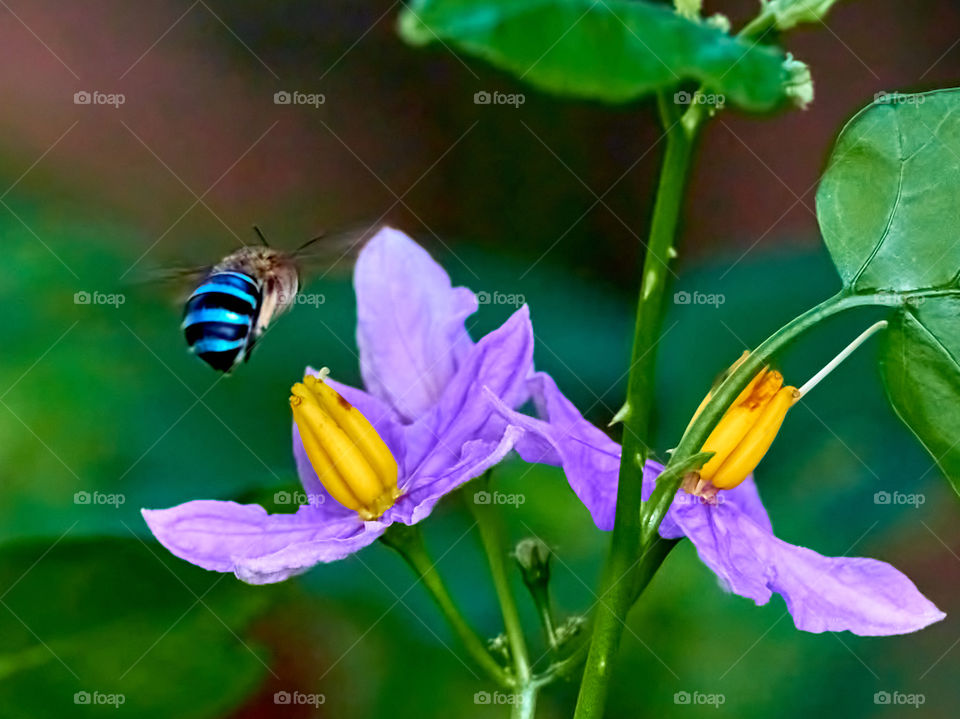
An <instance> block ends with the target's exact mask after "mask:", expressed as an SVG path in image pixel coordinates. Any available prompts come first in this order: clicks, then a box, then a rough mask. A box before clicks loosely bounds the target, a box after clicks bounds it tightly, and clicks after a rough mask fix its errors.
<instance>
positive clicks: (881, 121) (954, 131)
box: [817, 89, 960, 292]
mask: <svg viewBox="0 0 960 719" xmlns="http://www.w3.org/2000/svg"><path fill="white" fill-rule="evenodd" d="M958 110H960V90H955V89H954V90H939V91H936V92H929V93H924V94H916V95H902V94H896V95H881V96H879V97H878V100H877V101H876V102H874V103H873V104H872V105H870V106H869V107H867V108H866V109H865V110H863V111H862V112H860V113H859V114H858V115H857V116H856V117H854V118H853V120H851V121H850V123H849V124H847V126H846V127H845V128H844V129H843V131H842V132H841V133H840V138H839V139H838V140H837V144H836V147H835V148H834V150H833V154H832V156H831V158H830V162H829V165H828V168H827V171H826V173H825V175H824V178H823V181H822V182H821V184H820V188H819V190H818V192H817V216H818V218H819V221H820V228H821V230H822V232H823V238H824V241H825V242H826V244H827V248H828V249H829V250H830V254H831V256H832V257H833V261H834V264H835V265H836V266H837V269H838V270H839V272H840V276H841V277H842V278H843V283H844V285H845V286H846V287H847V288H849V289H852V290H853V291H855V292H868V291H877V290H889V291H894V292H907V291H914V290H920V289H930V288H938V287H947V286H952V285H955V284H956V280H957V276H958V271H960V242H958V241H957V232H958V227H960V202H958V201H957V198H958V196H960V112H958Z"/></svg>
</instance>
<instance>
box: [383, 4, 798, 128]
mask: <svg viewBox="0 0 960 719" xmlns="http://www.w3.org/2000/svg"><path fill="white" fill-rule="evenodd" d="M399 30H400V34H401V36H402V37H403V38H404V39H405V40H406V41H407V42H410V43H412V44H426V43H430V42H436V41H441V42H443V43H447V44H451V45H453V46H454V47H455V48H457V49H459V50H461V51H463V52H465V53H467V54H469V55H474V56H476V57H480V58H483V59H485V60H487V61H488V62H490V63H492V64H493V65H495V66H497V67H499V68H502V69H504V70H507V71H509V72H511V73H513V74H514V75H516V76H517V77H518V78H520V79H521V80H525V81H527V82H529V83H531V84H532V85H535V86H537V87H540V88H542V89H544V90H548V91H550V92H554V93H557V94H560V95H566V96H570V97H578V98H586V99H595V100H602V101H605V102H627V101H630V100H633V99H636V98H638V97H642V96H643V95H646V94H649V93H651V92H654V91H657V90H662V89H665V88H672V87H675V86H677V85H679V84H681V83H683V82H687V81H696V82H699V83H703V84H705V85H707V86H708V87H709V88H710V90H711V92H714V93H719V94H722V95H725V96H726V100H727V101H728V102H729V103H732V104H736V105H739V106H741V107H743V108H746V109H748V110H755V111H762V110H770V109H772V108H774V107H776V106H777V105H779V104H780V103H781V102H782V101H783V99H784V89H783V81H784V78H785V73H784V70H783V68H782V63H783V61H784V55H783V53H782V52H781V51H780V50H778V49H775V48H771V47H768V46H765V45H761V44H757V43H751V42H747V41H744V40H740V39H737V38H734V37H731V36H730V35H728V34H726V33H724V32H722V31H721V30H719V29H717V28H715V27H712V26H710V25H708V24H706V23H702V22H698V21H696V20H692V19H689V18H686V17H681V16H680V15H678V14H677V13H676V12H674V11H673V10H672V9H671V8H670V7H669V6H664V5H654V4H651V3H646V2H640V1H639V0H606V1H605V2H596V0H413V2H411V3H410V5H409V6H408V7H407V8H406V9H405V10H404V11H403V12H402V14H401V16H400V21H399Z"/></svg>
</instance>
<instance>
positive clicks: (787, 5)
mask: <svg viewBox="0 0 960 719" xmlns="http://www.w3.org/2000/svg"><path fill="white" fill-rule="evenodd" d="M836 2H837V0H770V2H768V3H767V6H766V8H764V10H765V12H767V13H769V14H770V15H772V16H773V19H774V22H775V24H776V26H777V28H778V29H779V30H789V29H790V28H792V27H796V26H797V25H799V24H800V23H805V22H821V21H822V20H823V18H824V16H825V15H826V14H827V11H828V10H830V8H831V7H833V6H834V4H836Z"/></svg>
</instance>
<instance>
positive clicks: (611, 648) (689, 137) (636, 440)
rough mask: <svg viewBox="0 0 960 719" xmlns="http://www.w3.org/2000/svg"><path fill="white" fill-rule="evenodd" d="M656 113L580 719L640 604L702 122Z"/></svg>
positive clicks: (597, 698) (602, 691)
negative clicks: (610, 506) (655, 412)
mask: <svg viewBox="0 0 960 719" xmlns="http://www.w3.org/2000/svg"><path fill="white" fill-rule="evenodd" d="M659 107H660V116H661V119H662V121H663V122H664V125H665V126H666V127H667V148H666V153H665V155H664V160H663V169H662V171H661V174H660V182H659V185H658V188H657V198H656V202H655V204H654V209H653V219H652V224H651V227H650V239H649V244H648V245H647V251H646V256H645V258H644V262H643V270H642V272H643V276H642V282H641V286H640V298H639V301H638V305H637V315H636V325H635V328H634V342H633V354H632V357H631V363H630V374H629V379H628V382H627V400H626V404H625V405H624V407H623V409H622V410H621V412H620V415H619V416H620V417H622V418H623V424H624V429H623V455H622V459H621V462H620V478H619V485H618V490H617V510H616V520H615V523H614V528H613V536H612V538H611V545H610V553H609V556H608V558H607V564H606V568H605V571H604V579H603V584H602V588H601V595H600V596H601V597H602V601H601V602H600V604H599V606H598V609H597V613H596V618H595V622H594V632H593V639H592V641H591V645H590V652H589V655H588V657H587V665H586V668H585V670H584V675H583V683H582V684H581V687H580V696H579V697H578V699H577V709H576V713H575V715H574V716H575V717H576V719H587V717H600V716H601V715H602V714H603V708H604V704H605V702H606V696H607V688H608V686H609V683H610V676H611V670H612V668H613V658H614V655H615V654H616V652H617V649H618V647H619V644H620V637H621V635H622V633H623V627H624V622H625V621H626V616H627V611H628V610H629V609H630V606H631V605H632V604H633V601H634V598H635V594H634V587H635V584H636V580H635V573H636V565H637V549H638V547H639V544H640V533H641V523H640V511H639V510H640V503H641V492H642V488H643V468H644V465H645V463H646V460H647V456H648V453H649V450H648V447H647V445H646V444H645V442H644V438H646V437H647V436H648V434H649V428H650V416H651V409H652V405H653V391H654V369H655V362H656V345H657V343H658V342H659V340H660V327H661V323H662V314H663V298H664V296H665V294H666V286H667V280H668V277H667V264H668V263H669V261H670V259H671V257H672V256H674V254H675V253H674V249H673V243H674V237H675V235H676V228H677V222H678V218H679V216H680V210H681V207H682V203H683V196H684V190H685V187H686V181H687V175H688V172H689V166H690V157H691V153H692V150H693V144H694V140H695V138H696V135H697V132H698V130H699V127H700V124H701V121H702V118H703V115H702V114H697V115H695V116H694V117H693V119H692V121H691V122H689V123H687V122H684V121H679V122H677V121H676V120H675V119H674V112H673V110H672V108H670V107H669V106H668V104H667V101H666V99H665V98H664V97H663V96H662V95H661V96H660V98H659ZM684 119H686V118H684Z"/></svg>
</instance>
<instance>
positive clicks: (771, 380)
mask: <svg viewBox="0 0 960 719" xmlns="http://www.w3.org/2000/svg"><path fill="white" fill-rule="evenodd" d="M742 360H743V358H741V361H742ZM738 364H739V362H738ZM734 367H736V365H734ZM799 396H800V393H799V392H798V391H797V388H796V387H790V386H786V387H784V386H783V375H781V374H780V373H779V372H776V371H768V370H765V369H764V370H761V371H760V372H759V373H758V374H757V376H756V377H754V378H753V379H752V380H751V381H750V384H748V385H747V386H746V387H745V388H744V390H743V391H742V392H741V393H740V395H739V396H738V397H737V399H736V401H734V403H733V404H732V405H731V406H730V408H729V409H728V410H727V412H726V414H724V415H723V418H722V419H721V420H720V422H719V423H718V424H717V426H716V427H715V428H714V430H713V432H711V433H710V436H709V437H707V441H706V442H705V443H704V445H703V451H704V452H713V453H714V455H713V457H711V458H710V461H708V462H707V463H706V464H705V465H704V466H703V468H702V469H701V470H700V479H701V481H702V482H709V483H711V484H712V485H713V486H714V487H715V488H716V489H731V488H733V487H736V486H737V485H738V484H740V483H741V482H742V481H743V480H744V479H746V478H747V475H748V474H750V473H751V472H752V471H753V470H754V469H755V468H756V466H757V465H758V464H760V460H761V459H763V456H764V455H765V454H766V453H767V450H768V449H770V445H771V444H773V440H774V438H776V436H777V432H779V431H780V425H782V424H783V419H784V417H785V416H786V414H787V410H788V409H790V407H791V406H793V403H794V402H796V401H797V399H798V398H799ZM701 407H702V405H701ZM698 412H699V410H698Z"/></svg>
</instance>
